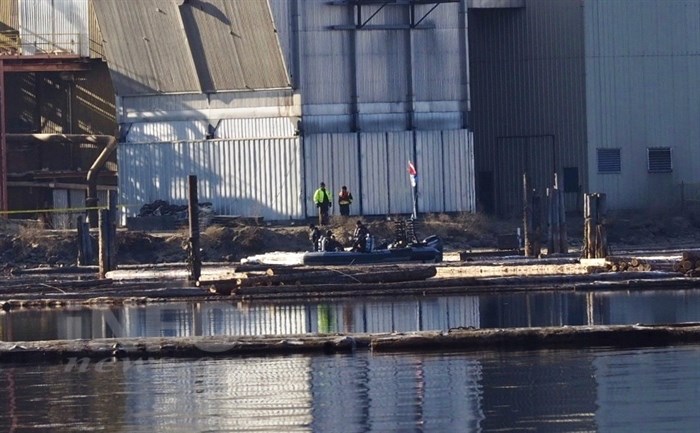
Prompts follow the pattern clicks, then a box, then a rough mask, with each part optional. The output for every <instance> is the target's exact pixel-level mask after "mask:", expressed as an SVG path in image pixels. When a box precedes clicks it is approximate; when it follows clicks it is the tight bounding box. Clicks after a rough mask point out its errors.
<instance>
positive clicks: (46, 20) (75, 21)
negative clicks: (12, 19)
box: [6, 0, 90, 57]
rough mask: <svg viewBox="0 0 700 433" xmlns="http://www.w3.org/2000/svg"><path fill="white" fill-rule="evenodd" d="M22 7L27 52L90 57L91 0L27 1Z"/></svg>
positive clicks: (23, 43)
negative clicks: (89, 4) (89, 15)
mask: <svg viewBox="0 0 700 433" xmlns="http://www.w3.org/2000/svg"><path fill="white" fill-rule="evenodd" d="M6 1H7V0H6ZM19 5H20V11H19V13H20V16H19V22H20V37H21V39H22V50H23V53H25V54H37V53H62V52H67V53H73V54H80V55H81V56H85V57H87V56H89V55H90V46H89V43H88V0H23V1H21V2H20V3H19Z"/></svg>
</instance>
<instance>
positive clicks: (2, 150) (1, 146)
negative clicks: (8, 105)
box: [0, 59, 8, 215]
mask: <svg viewBox="0 0 700 433" xmlns="http://www.w3.org/2000/svg"><path fill="white" fill-rule="evenodd" d="M6 123H7V122H6V121H5V62H4V61H3V59H0V211H7V210H8V199H7V141H6V140H5V135H6V132H7V127H6ZM3 215H5V214H3Z"/></svg>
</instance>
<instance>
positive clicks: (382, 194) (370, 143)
mask: <svg viewBox="0 0 700 433" xmlns="http://www.w3.org/2000/svg"><path fill="white" fill-rule="evenodd" d="M360 155H361V159H360V164H361V165H360V172H361V173H362V211H363V213H364V214H366V215H381V214H386V213H388V211H389V190H388V189H387V183H388V170H387V161H388V160H389V149H388V145H387V137H386V133H371V132H370V133H363V134H362V138H361V141H360ZM391 195H392V196H396V197H397V198H398V197H400V196H401V194H397V191H391Z"/></svg>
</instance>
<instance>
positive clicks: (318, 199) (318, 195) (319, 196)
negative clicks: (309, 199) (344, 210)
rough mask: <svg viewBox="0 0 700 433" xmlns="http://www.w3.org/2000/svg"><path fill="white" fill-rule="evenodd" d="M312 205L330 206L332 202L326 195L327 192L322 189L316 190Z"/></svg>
mask: <svg viewBox="0 0 700 433" xmlns="http://www.w3.org/2000/svg"><path fill="white" fill-rule="evenodd" d="M314 203H316V204H317V205H322V204H326V205H328V206H330V205H331V203H332V200H331V197H330V196H329V195H328V191H326V190H325V189H323V188H319V189H317V190H316V192H315V193H314Z"/></svg>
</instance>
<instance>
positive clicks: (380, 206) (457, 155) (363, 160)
mask: <svg viewBox="0 0 700 433" xmlns="http://www.w3.org/2000/svg"><path fill="white" fill-rule="evenodd" d="M414 140H415V143H416V144H415V146H414ZM304 155H305V156H304V158H305V176H304V177H305V179H306V196H307V200H306V206H307V208H306V209H307V214H308V215H315V214H316V209H315V207H314V206H313V203H312V196H313V192H314V191H315V190H316V188H318V184H319V183H320V182H321V181H324V182H325V183H326V186H327V187H328V189H329V190H331V191H333V192H334V193H335V194H337V192H338V191H339V189H340V186H342V185H347V186H348V188H349V189H350V191H351V192H352V193H353V196H354V198H355V201H354V202H353V205H352V206H351V208H350V209H351V212H352V213H353V214H355V213H362V214H364V215H387V214H409V213H411V212H412V211H413V193H412V190H411V184H410V179H409V176H408V172H407V169H408V161H409V160H411V161H413V162H414V163H416V165H417V169H418V191H419V200H418V211H419V212H473V211H474V210H475V207H476V205H475V203H476V202H475V193H474V173H473V145H472V138H471V134H470V132H469V131H467V130H462V131H459V130H457V131H444V132H440V131H416V132H415V134H414V132H412V131H399V132H385V133H371V132H368V133H361V134H317V135H310V136H307V137H306V138H305V140H304ZM358 177H359V178H358ZM348 179H350V180H349V181H348ZM358 191H359V194H358Z"/></svg>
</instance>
